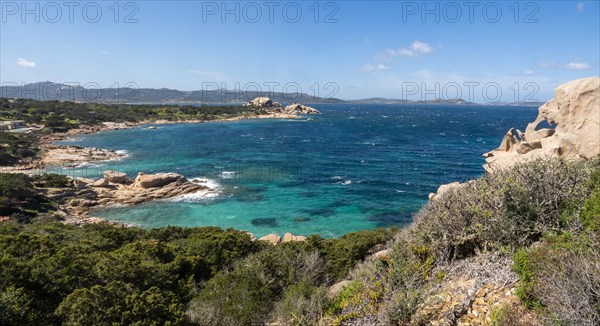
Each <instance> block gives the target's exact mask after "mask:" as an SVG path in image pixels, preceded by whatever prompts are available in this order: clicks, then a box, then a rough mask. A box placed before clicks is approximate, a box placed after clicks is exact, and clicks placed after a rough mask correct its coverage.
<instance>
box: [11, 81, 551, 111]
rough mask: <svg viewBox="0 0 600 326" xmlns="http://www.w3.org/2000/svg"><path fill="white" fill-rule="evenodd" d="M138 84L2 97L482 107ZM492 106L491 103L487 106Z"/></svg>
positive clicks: (26, 89)
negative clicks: (183, 88)
mask: <svg viewBox="0 0 600 326" xmlns="http://www.w3.org/2000/svg"><path fill="white" fill-rule="evenodd" d="M133 86H135V85H128V84H125V85H120V86H119V87H117V86H115V88H99V87H95V85H94V84H88V85H85V87H84V86H81V85H77V86H73V85H68V84H61V83H53V82H49V81H47V82H39V83H31V84H25V85H14V86H13V85H4V86H2V87H0V97H6V98H28V99H35V100H41V101H47V100H58V101H73V102H100V103H131V104H135V103H168V104H191V103H193V104H197V103H207V104H242V103H246V102H248V101H250V100H252V99H254V98H256V97H259V96H267V97H270V98H271V99H272V100H274V101H277V102H280V103H290V102H300V103H304V104H315V103H350V104H459V105H480V104H478V103H473V102H469V101H465V100H463V99H450V100H445V99H436V100H427V101H414V100H404V99H388V98H383V97H372V98H367V99H360V100H342V99H339V98H323V97H318V96H312V95H308V94H305V93H295V94H289V93H281V92H273V93H268V94H267V93H265V92H257V91H247V92H242V91H239V90H238V91H234V90H226V89H216V90H197V91H180V90H176V89H168V88H160V89H157V88H134V87H133ZM486 104H489V103H486ZM542 104H543V102H541V103H540V102H535V103H530V102H515V103H506V102H502V103H499V102H498V103H493V104H492V105H512V106H540V105H542Z"/></svg>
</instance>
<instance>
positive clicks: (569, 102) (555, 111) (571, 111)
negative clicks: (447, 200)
mask: <svg viewBox="0 0 600 326" xmlns="http://www.w3.org/2000/svg"><path fill="white" fill-rule="evenodd" d="M554 94H555V97H554V98H553V99H551V100H550V101H548V102H547V103H546V104H544V105H542V106H541V107H540V109H539V114H538V117H537V119H535V121H534V122H532V123H530V124H529V125H528V126H527V129H526V130H525V132H524V133H523V132H521V131H520V130H516V131H515V130H514V128H513V129H510V130H509V131H508V133H507V134H506V135H505V136H504V139H503V140H502V142H501V143H500V146H499V147H498V148H497V149H495V150H493V151H491V152H488V153H485V154H483V156H484V157H485V158H486V161H487V163H486V164H485V165H484V166H483V167H484V168H485V169H486V171H488V172H493V171H494V170H497V169H503V168H506V167H509V166H511V165H514V164H516V163H521V162H526V161H529V160H532V159H535V158H539V157H541V156H554V157H559V156H560V157H569V158H576V159H577V158H581V159H589V158H593V157H595V156H597V155H599V154H600V78H598V77H591V78H584V79H579V80H575V81H572V82H568V83H566V84H563V85H560V86H559V87H558V88H556V89H555V90H554ZM543 121H547V123H548V124H550V125H554V126H555V128H554V129H551V128H543V129H537V128H538V126H539V124H540V123H542V122H543Z"/></svg>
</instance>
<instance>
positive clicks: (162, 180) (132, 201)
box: [1, 98, 320, 245]
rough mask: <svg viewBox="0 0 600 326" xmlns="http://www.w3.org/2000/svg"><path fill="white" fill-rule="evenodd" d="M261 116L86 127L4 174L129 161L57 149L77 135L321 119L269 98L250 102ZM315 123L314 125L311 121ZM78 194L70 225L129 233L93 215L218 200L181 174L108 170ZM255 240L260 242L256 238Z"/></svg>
mask: <svg viewBox="0 0 600 326" xmlns="http://www.w3.org/2000/svg"><path fill="white" fill-rule="evenodd" d="M247 106H251V107H253V108H254V109H256V110H258V111H257V114H256V115H241V116H236V117H227V118H221V119H216V120H210V121H206V120H153V121H151V120H146V121H140V122H103V123H101V124H98V125H92V126H81V127H80V128H76V129H71V130H69V131H68V132H65V133H55V134H50V135H43V136H40V137H39V147H40V154H39V156H38V157H37V158H35V159H34V160H32V161H31V162H28V163H27V164H22V165H17V166H11V167H2V168H1V169H2V172H4V173H7V172H8V173H25V174H38V173H42V172H43V171H44V170H45V169H48V168H53V167H60V168H76V167H79V166H83V165H84V164H91V163H97V162H110V161H118V160H121V159H123V158H125V157H126V156H127V154H126V153H122V152H120V151H116V150H112V149H101V148H89V147H83V146H77V145H58V144H56V142H60V141H65V140H68V139H70V138H73V137H75V136H78V135H85V134H94V133H98V132H103V131H114V130H123V129H132V128H142V127H144V126H148V128H149V129H153V126H152V125H162V124H179V123H205V122H222V121H240V120H247V119H302V118H303V116H304V115H307V114H320V112H319V111H318V110H316V109H314V108H311V107H308V106H304V105H302V104H298V103H292V104H290V105H288V106H287V107H285V108H283V107H281V105H279V104H278V103H277V102H272V101H271V100H270V99H269V98H256V99H254V100H252V101H250V102H248V104H247ZM310 120H312V119H310ZM71 183H72V186H73V189H74V194H72V196H70V197H71V198H70V199H69V200H68V201H67V202H66V203H65V204H64V205H61V207H59V210H58V211H57V214H58V215H61V216H62V217H63V219H64V221H65V223H67V224H75V225H84V224H89V223H109V224H112V225H114V226H116V227H127V226H128V225H124V224H121V223H116V222H111V221H107V220H105V219H102V218H99V217H94V216H93V211H94V210H97V209H102V208H106V207H110V206H117V205H139V204H143V203H147V202H150V201H154V200H168V199H174V198H177V197H181V196H199V197H213V196H218V195H219V193H220V192H219V190H218V189H215V188H212V187H211V186H210V185H209V184H208V183H207V182H206V180H198V179H194V180H188V179H187V178H186V177H185V176H183V175H180V174H177V173H158V174H145V173H143V172H139V173H138V176H137V177H136V178H135V179H133V180H131V179H129V178H128V176H127V174H126V173H123V172H118V171H112V170H107V171H104V173H103V175H102V177H101V178H97V179H91V178H83V177H75V178H72V180H71ZM251 237H252V239H256V237H255V236H254V235H253V234H251ZM305 239H306V237H304V236H298V235H293V234H291V233H285V234H284V235H283V237H280V236H278V235H277V234H269V235H266V236H264V237H262V238H260V239H258V240H262V241H266V242H269V243H271V244H273V245H276V244H278V243H283V242H289V241H304V240H305Z"/></svg>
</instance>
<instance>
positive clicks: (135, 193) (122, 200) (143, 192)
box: [65, 171, 218, 217]
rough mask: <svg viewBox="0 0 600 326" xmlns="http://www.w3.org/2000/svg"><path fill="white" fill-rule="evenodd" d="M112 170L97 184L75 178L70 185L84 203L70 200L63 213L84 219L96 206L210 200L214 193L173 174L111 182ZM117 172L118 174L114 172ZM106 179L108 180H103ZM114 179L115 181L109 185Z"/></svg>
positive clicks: (199, 182) (196, 182) (194, 182)
mask: <svg viewBox="0 0 600 326" xmlns="http://www.w3.org/2000/svg"><path fill="white" fill-rule="evenodd" d="M114 173H115V171H106V172H105V173H104V176H105V177H104V178H103V179H99V180H97V181H95V180H91V179H84V178H77V179H75V180H74V183H75V184H76V186H77V189H78V190H81V193H82V194H84V193H85V196H86V199H85V200H80V199H75V200H73V201H71V202H70V203H69V204H68V205H67V207H66V208H65V209H66V210H68V211H70V212H72V213H73V214H74V215H77V216H81V217H87V214H88V211H89V210H90V209H91V208H93V207H97V206H101V205H110V204H124V205H137V204H141V203H145V202H149V201H152V200H158V199H168V198H173V197H178V196H184V195H192V194H193V196H197V195H205V196H207V197H212V196H214V195H215V194H216V193H218V191H217V190H216V189H212V188H210V187H209V186H207V185H206V182H205V181H201V180H197V179H194V180H192V181H189V180H187V179H186V178H185V177H184V176H182V175H180V174H176V173H159V174H156V175H151V174H141V175H140V176H138V178H136V180H135V181H134V182H131V181H129V180H127V181H126V182H120V181H122V179H119V178H117V179H111V178H110V177H111V176H112V175H113V174H114ZM116 173H118V172H116ZM107 177H109V178H107ZM111 180H116V181H119V182H113V181H111Z"/></svg>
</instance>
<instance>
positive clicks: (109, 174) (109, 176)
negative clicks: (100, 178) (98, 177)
mask: <svg viewBox="0 0 600 326" xmlns="http://www.w3.org/2000/svg"><path fill="white" fill-rule="evenodd" d="M104 179H105V180H107V181H108V182H112V183H120V184H124V183H127V174H126V173H123V172H117V171H113V170H108V171H104Z"/></svg>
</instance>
